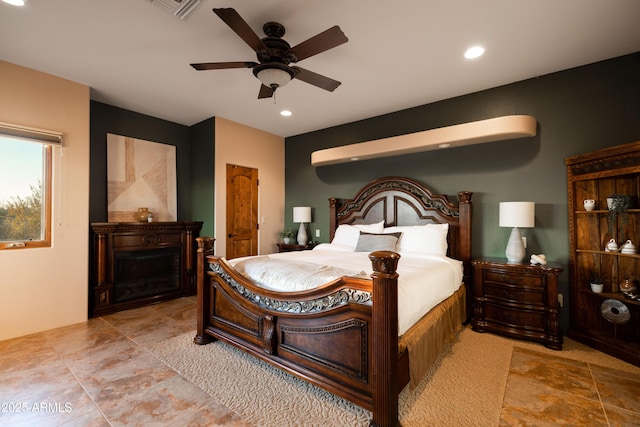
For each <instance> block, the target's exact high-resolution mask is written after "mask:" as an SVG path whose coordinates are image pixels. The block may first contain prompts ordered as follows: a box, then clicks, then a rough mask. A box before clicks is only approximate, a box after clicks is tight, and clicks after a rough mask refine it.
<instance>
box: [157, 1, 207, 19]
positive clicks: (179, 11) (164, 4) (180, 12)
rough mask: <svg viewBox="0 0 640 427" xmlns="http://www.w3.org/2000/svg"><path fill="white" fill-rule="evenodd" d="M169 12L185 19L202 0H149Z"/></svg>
mask: <svg viewBox="0 0 640 427" xmlns="http://www.w3.org/2000/svg"><path fill="white" fill-rule="evenodd" d="M149 1H150V2H151V3H153V4H155V5H156V6H158V7H159V8H160V9H162V10H164V11H165V12H167V13H170V14H172V15H173V16H175V17H177V18H178V19H181V20H185V19H187V17H188V16H189V14H190V13H191V12H193V10H194V9H195V8H196V6H198V4H200V0H149Z"/></svg>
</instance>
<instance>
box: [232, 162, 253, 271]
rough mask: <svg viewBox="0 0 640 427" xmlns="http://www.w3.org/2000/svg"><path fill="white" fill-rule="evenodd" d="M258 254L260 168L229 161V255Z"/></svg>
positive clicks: (236, 256) (233, 256) (234, 256)
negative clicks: (233, 163) (234, 163)
mask: <svg viewBox="0 0 640 427" xmlns="http://www.w3.org/2000/svg"><path fill="white" fill-rule="evenodd" d="M248 255H258V169H252V168H247V167H244V166H237V165H229V164H228V165H227V251H226V258H227V259H231V258H238V257H242V256H248Z"/></svg>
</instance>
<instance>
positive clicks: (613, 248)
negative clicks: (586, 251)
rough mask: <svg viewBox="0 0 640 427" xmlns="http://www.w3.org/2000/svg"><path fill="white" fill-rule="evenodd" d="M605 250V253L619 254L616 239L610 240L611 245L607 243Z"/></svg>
mask: <svg viewBox="0 0 640 427" xmlns="http://www.w3.org/2000/svg"><path fill="white" fill-rule="evenodd" d="M604 250H605V252H618V250H619V248H618V244H617V243H616V241H615V239H611V240H609V243H607V246H606V247H605V249H604Z"/></svg>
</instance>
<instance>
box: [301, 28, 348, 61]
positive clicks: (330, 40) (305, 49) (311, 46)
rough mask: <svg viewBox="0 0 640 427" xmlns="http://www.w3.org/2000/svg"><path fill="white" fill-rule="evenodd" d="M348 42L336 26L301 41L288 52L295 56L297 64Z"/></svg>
mask: <svg viewBox="0 0 640 427" xmlns="http://www.w3.org/2000/svg"><path fill="white" fill-rule="evenodd" d="M348 41H349V39H348V38H347V36H345V35H344V33H343V32H342V30H341V29H340V27H338V26H337V25H336V26H334V27H331V28H329V29H328V30H326V31H323V32H321V33H320V34H317V35H315V36H313V37H311V38H310V39H307V40H305V41H303V42H302V43H299V44H297V45H295V46H294V47H292V48H291V49H289V51H288V52H293V54H294V55H295V56H296V61H294V62H297V61H302V60H303V59H305V58H308V57H310V56H313V55H317V54H319V53H321V52H324V51H326V50H329V49H332V48H334V47H336V46H340V45H341V44H343V43H346V42H348Z"/></svg>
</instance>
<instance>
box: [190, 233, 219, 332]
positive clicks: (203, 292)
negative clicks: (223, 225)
mask: <svg viewBox="0 0 640 427" xmlns="http://www.w3.org/2000/svg"><path fill="white" fill-rule="evenodd" d="M214 240H215V239H214V238H213V237H198V238H196V242H197V243H198V252H197V255H196V258H197V267H196V284H197V292H198V308H197V310H198V314H197V318H198V321H197V326H196V336H195V337H194V338H193V342H194V343H196V344H200V345H202V344H206V343H208V342H209V341H211V339H210V338H208V337H207V336H206V335H205V333H204V328H205V321H206V320H207V318H206V317H205V316H206V315H207V314H208V313H209V312H210V311H211V310H210V309H211V307H209V301H211V298H210V296H209V293H210V292H211V288H210V287H209V286H208V285H207V283H206V281H207V277H209V276H208V274H207V271H208V270H209V268H208V264H209V263H208V262H207V256H209V255H213V242H214Z"/></svg>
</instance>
